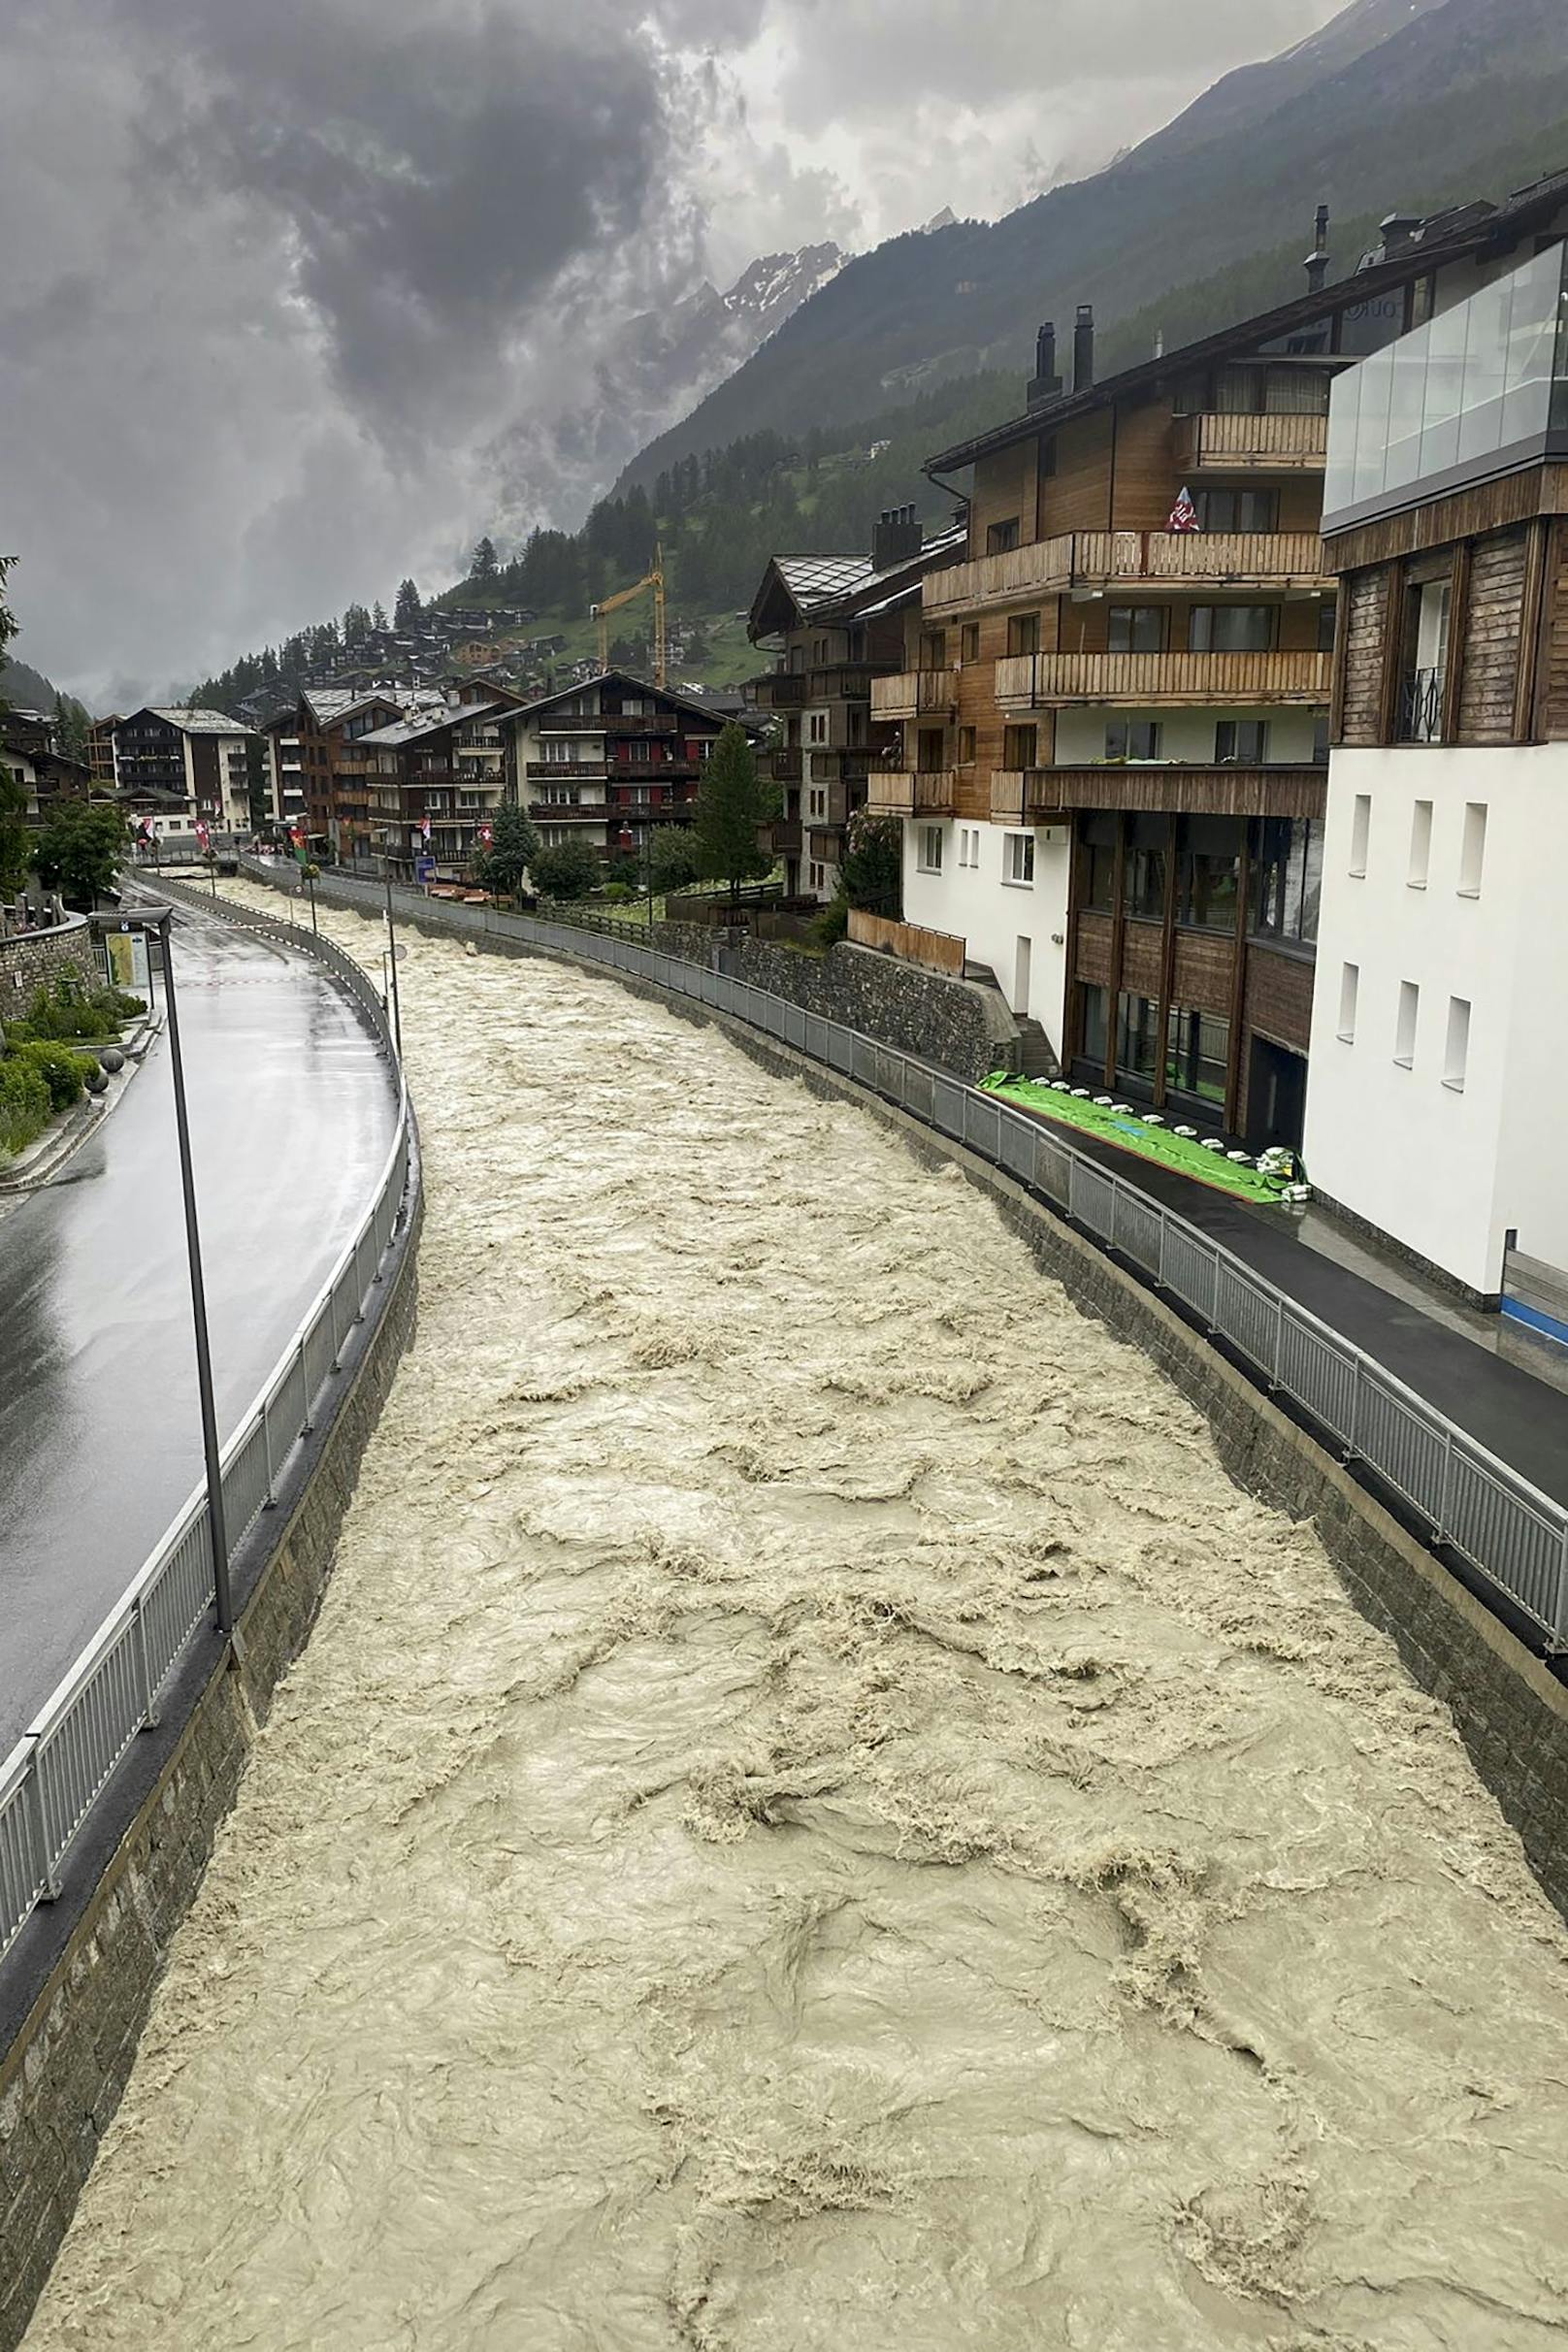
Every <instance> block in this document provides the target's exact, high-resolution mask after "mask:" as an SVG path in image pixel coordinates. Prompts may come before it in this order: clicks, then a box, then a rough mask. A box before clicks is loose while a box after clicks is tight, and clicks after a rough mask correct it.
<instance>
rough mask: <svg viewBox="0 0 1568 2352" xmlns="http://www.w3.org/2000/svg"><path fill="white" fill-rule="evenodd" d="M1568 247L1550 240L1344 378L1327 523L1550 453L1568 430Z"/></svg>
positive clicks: (1333, 437) (1326, 491) (1336, 400)
mask: <svg viewBox="0 0 1568 2352" xmlns="http://www.w3.org/2000/svg"><path fill="white" fill-rule="evenodd" d="M1565 253H1568V246H1564V245H1560V244H1559V245H1549V246H1548V247H1547V248H1546V250H1545V251H1544V252H1541V253H1538V254H1536V255H1535V257H1534V259H1533V260H1531V261H1527V262H1525V263H1524V264H1523V266H1522V268H1520V269H1518V270H1515V271H1512V272H1511V273H1510V274H1509V275H1508V276H1507V277H1506V278H1494V279H1493V280H1492V281H1491V283H1490V284H1488V285H1485V286H1482V287H1481V288H1480V290H1479V291H1478V292H1476V293H1474V294H1472V295H1471V296H1470V298H1469V300H1468V301H1466V302H1461V303H1455V304H1454V307H1453V308H1452V309H1451V310H1439V311H1438V312H1437V313H1436V315H1435V316H1434V317H1432V318H1429V319H1428V320H1427V321H1426V323H1425V325H1424V326H1421V327H1418V328H1417V329H1416V331H1415V332H1414V334H1411V335H1402V336H1401V337H1400V338H1399V340H1398V341H1397V342H1396V343H1389V344H1388V346H1387V347H1386V348H1385V349H1384V350H1382V351H1378V352H1376V353H1374V355H1373V356H1372V357H1371V358H1370V359H1366V360H1363V361H1362V362H1361V363H1360V365H1359V366H1358V367H1355V368H1351V369H1348V370H1347V371H1346V373H1345V374H1344V375H1343V376H1340V377H1339V379H1338V381H1337V382H1336V383H1335V385H1334V388H1333V392H1332V394H1331V396H1330V399H1329V405H1328V463H1327V471H1326V474H1325V476H1324V481H1323V529H1324V530H1325V531H1333V530H1342V529H1344V528H1345V527H1346V526H1347V525H1348V524H1350V523H1353V522H1358V521H1361V520H1363V519H1365V518H1367V517H1369V516H1371V515H1373V514H1376V513H1378V512H1379V511H1381V510H1384V509H1389V508H1393V507H1397V506H1408V505H1410V504H1412V503H1413V502H1414V501H1415V500H1416V499H1417V498H1419V497H1421V496H1435V495H1436V494H1437V493H1439V492H1440V491H1446V490H1450V489H1454V488H1457V487H1459V486H1460V485H1461V484H1463V483H1465V482H1467V481H1479V480H1485V479H1486V476H1487V475H1488V474H1493V473H1498V472H1504V471H1506V470H1507V469H1509V468H1510V467H1512V466H1516V465H1522V464H1526V463H1528V462H1529V460H1530V459H1531V458H1532V457H1545V456H1548V455H1549V454H1552V441H1553V439H1554V437H1556V436H1561V435H1565V434H1568V381H1565V377H1568V340H1565V336H1564V303H1565V294H1564V255H1565Z"/></svg>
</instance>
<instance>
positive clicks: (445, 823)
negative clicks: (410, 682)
mask: <svg viewBox="0 0 1568 2352" xmlns="http://www.w3.org/2000/svg"><path fill="white" fill-rule="evenodd" d="M523 705H524V698H523V697H522V696H521V695H518V694H513V693H511V692H510V691H509V690H508V689H506V688H504V687H498V686H496V685H495V684H494V683H493V682H491V681H485V682H484V683H482V684H474V683H465V684H462V685H458V686H453V687H449V688H448V689H447V691H446V693H445V694H444V695H442V696H441V697H439V698H433V697H430V696H425V697H422V698H421V699H420V700H419V701H418V702H415V703H414V704H413V705H412V707H410V708H408V709H406V710H404V711H403V712H402V713H400V715H399V716H398V717H397V718H395V719H392V720H389V721H388V722H387V723H386V724H385V725H384V726H381V727H377V728H374V729H372V730H371V731H370V732H369V733H368V734H365V735H360V736H358V737H357V738H356V745H357V749H358V751H359V752H360V753H361V754H363V755H364V757H365V758H366V759H367V760H368V761H369V762H370V764H371V765H370V771H369V775H368V779H367V781H368V783H369V786H370V794H371V813H372V845H373V848H374V849H375V851H376V854H378V855H380V856H383V857H388V858H390V859H391V861H392V865H393V869H394V871H395V872H399V873H403V874H405V875H409V876H411V875H413V874H415V873H417V872H418V871H419V870H420V869H421V867H422V866H433V867H434V870H435V872H436V874H437V875H438V876H441V877H443V878H444V877H455V876H458V875H460V874H461V873H462V871H463V869H464V868H465V866H468V864H469V863H470V861H471V860H472V859H473V858H474V854H475V852H476V851H477V850H478V849H479V848H480V846H481V842H480V833H479V829H480V827H481V826H483V825H484V824H485V823H487V822H488V821H489V820H490V819H491V818H493V817H494V815H495V812H496V810H497V809H498V808H499V807H500V805H501V801H502V799H503V796H504V794H505V791H506V735H505V733H504V726H505V722H506V720H507V719H508V718H509V717H510V716H511V715H512V713H514V712H515V711H517V710H519V709H520V708H522V707H523ZM427 824H428V827H429V831H428V833H427V831H426V826H427Z"/></svg>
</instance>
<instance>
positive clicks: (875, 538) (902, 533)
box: [871, 506, 926, 572]
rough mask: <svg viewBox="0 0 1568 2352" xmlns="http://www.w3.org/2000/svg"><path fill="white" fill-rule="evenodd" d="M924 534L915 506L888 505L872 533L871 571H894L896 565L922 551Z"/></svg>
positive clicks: (905, 561)
mask: <svg viewBox="0 0 1568 2352" xmlns="http://www.w3.org/2000/svg"><path fill="white" fill-rule="evenodd" d="M925 537H926V535H925V533H924V531H923V530H922V529H921V523H920V517H919V515H918V514H917V513H916V512H915V509H914V507H913V506H889V507H887V508H886V509H885V510H884V511H883V512H882V513H881V514H879V515H878V516H877V518H876V522H875V525H874V527H873V528H872V532H871V569H872V571H873V572H891V571H892V569H893V567H894V565H895V564H903V563H907V562H908V560H909V558H910V557H911V556H915V555H918V554H919V553H920V550H921V547H922V545H923V543H924V541H925Z"/></svg>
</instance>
